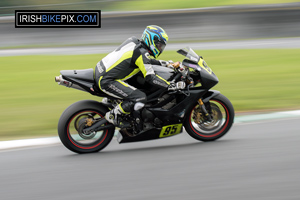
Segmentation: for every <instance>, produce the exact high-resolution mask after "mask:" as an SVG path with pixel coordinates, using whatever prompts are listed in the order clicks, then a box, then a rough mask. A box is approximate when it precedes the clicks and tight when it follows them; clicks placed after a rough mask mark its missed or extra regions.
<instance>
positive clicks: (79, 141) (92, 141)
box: [58, 100, 115, 153]
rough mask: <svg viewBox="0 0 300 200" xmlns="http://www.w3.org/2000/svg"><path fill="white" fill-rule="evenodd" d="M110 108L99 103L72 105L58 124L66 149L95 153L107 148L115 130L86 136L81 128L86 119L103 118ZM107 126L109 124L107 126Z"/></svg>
mask: <svg viewBox="0 0 300 200" xmlns="http://www.w3.org/2000/svg"><path fill="white" fill-rule="evenodd" d="M108 111H109V110H108V108H107V107H105V106H104V105H102V104H100V103H99V102H97V101H91V100H84V101H79V102H76V103H74V104H72V105H70V106H69V107H68V108H67V109H66V110H65V111H64V112H63V113H62V115H61V117H60V119H59V122H58V135H59V138H60V140H61V142H62V143H63V144H64V146H65V147H66V148H68V149H69V150H71V151H73V152H76V153H93V152H98V151H100V150H102V149H103V148H105V147H106V146H107V145H108V144H109V143H110V141H111V139H112V138H113V136H114V131H115V129H114V128H113V129H106V130H102V131H99V132H96V133H91V134H89V135H84V134H83V133H82V131H80V130H81V129H80V128H79V127H82V126H84V125H85V124H83V123H85V121H86V119H89V118H90V119H94V118H97V119H99V118H103V117H104V116H105V113H106V112H108ZM105 125H107V123H106V124H105Z"/></svg>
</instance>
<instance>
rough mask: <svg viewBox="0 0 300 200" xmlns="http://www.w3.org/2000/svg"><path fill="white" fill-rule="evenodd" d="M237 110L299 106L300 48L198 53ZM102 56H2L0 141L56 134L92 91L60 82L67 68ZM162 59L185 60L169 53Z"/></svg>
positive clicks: (83, 66) (89, 65) (83, 65)
mask: <svg viewBox="0 0 300 200" xmlns="http://www.w3.org/2000/svg"><path fill="white" fill-rule="evenodd" d="M197 53H199V54H200V55H202V56H203V57H204V59H205V60H206V62H207V63H208V65H209V66H210V67H211V68H212V69H213V71H214V72H215V73H216V75H217V76H218V77H219V80H220V82H219V84H218V85H217V86H216V87H215V88H214V89H216V90H220V91H221V92H222V93H223V94H224V95H226V96H227V97H228V98H229V99H230V100H231V101H232V103H233V105H234V107H235V110H236V111H251V110H271V109H272V110H274V109H275V110H282V109H299V108H300V105H299V102H300V87H299V86H300V67H299V64H300V62H299V61H300V60H299V55H300V49H293V50H291V49H288V50H287V49H278V50H277V49H260V50H206V51H197ZM102 57H104V55H71V56H16V57H0V66H1V73H0V81H1V84H0V91H1V96H0V109H1V115H0V127H1V129H0V140H7V139H15V138H30V137H36V136H53V135H56V133H57V131H56V126H57V122H58V119H59V117H60V115H61V113H62V112H63V110H64V109H65V108H67V106H69V105H70V104H72V103H74V102H76V101H79V100H82V99H95V100H97V99H99V98H98V97H94V96H92V95H90V94H89V93H85V92H81V91H78V90H74V89H69V88H66V87H62V86H59V85H57V83H55V82H54V77H55V76H57V75H59V71H60V70H64V69H86V68H94V66H95V65H96V63H97V62H98V61H99V60H100V59H101V58H102ZM160 59H164V60H169V59H172V60H173V61H177V60H182V59H183V56H181V55H179V54H177V53H175V52H171V51H166V52H164V54H163V55H162V56H161V57H160Z"/></svg>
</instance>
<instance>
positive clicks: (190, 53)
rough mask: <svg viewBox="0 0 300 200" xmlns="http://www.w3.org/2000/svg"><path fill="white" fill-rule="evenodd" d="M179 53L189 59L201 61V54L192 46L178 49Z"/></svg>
mask: <svg viewBox="0 0 300 200" xmlns="http://www.w3.org/2000/svg"><path fill="white" fill-rule="evenodd" d="M177 53H179V54H181V55H184V56H185V57H187V58H188V59H189V60H192V61H195V62H196V63H198V62H199V60H200V56H198V55H197V54H196V53H195V52H194V50H193V49H191V48H190V47H186V48H184V49H179V50H178V51H177Z"/></svg>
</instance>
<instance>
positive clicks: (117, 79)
mask: <svg viewBox="0 0 300 200" xmlns="http://www.w3.org/2000/svg"><path fill="white" fill-rule="evenodd" d="M152 65H162V64H161V62H160V61H158V60H155V59H151V58H150V54H149V52H148V49H147V47H146V45H144V44H143V43H142V42H141V41H140V40H138V39H137V38H135V37H131V38H129V39H127V40H126V41H125V42H123V44H121V45H120V46H119V47H118V48H117V49H115V50H114V51H113V52H111V53H110V54H108V55H107V56H106V57H104V58H103V59H102V60H101V61H99V62H98V63H97V66H96V69H95V78H96V81H97V83H98V85H99V88H100V89H101V90H102V91H103V92H105V93H107V94H108V95H110V96H113V97H116V98H120V99H124V100H125V102H127V101H128V102H132V103H131V105H126V103H125V102H124V103H123V104H122V105H119V107H120V109H121V111H122V113H128V112H130V111H131V109H132V108H133V105H134V104H135V103H137V102H140V103H146V101H147V97H146V94H145V93H144V92H142V91H140V90H138V89H136V88H135V87H133V86H131V85H129V84H127V83H126V82H124V81H125V80H127V79H129V78H131V77H132V76H134V75H135V74H137V73H138V72H140V71H141V72H142V73H143V75H144V78H145V79H146V81H147V82H149V83H150V84H152V85H154V86H157V87H160V88H167V87H169V85H170V83H169V82H168V81H166V80H165V79H163V78H162V77H159V76H158V75H156V74H155V72H154V70H153V68H152ZM126 100H127V101H126Z"/></svg>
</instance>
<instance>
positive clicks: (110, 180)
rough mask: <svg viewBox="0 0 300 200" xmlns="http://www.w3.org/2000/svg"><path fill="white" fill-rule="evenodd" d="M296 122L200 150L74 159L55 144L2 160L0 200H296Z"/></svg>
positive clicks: (252, 127) (181, 145)
mask: <svg viewBox="0 0 300 200" xmlns="http://www.w3.org/2000/svg"><path fill="white" fill-rule="evenodd" d="M299 120H300V118H299V117H295V118H288V119H276V120H269V121H264V123H259V122H251V123H239V124H235V125H234V126H233V127H232V129H231V130H230V132H229V133H228V134H227V135H225V136H224V137H223V138H222V139H220V140H218V141H215V142H210V143H204V142H198V141H196V140H194V139H192V138H191V137H189V136H188V135H187V134H185V133H183V134H180V135H178V136H174V137H171V138H168V139H161V140H155V141H148V142H140V143H132V144H122V145H119V144H118V143H117V141H116V140H113V141H112V143H111V144H110V145H109V146H108V147H107V148H106V149H104V150H103V151H102V152H99V153H94V154H86V155H78V154H74V153H72V152H70V151H69V150H67V149H66V148H64V147H63V146H62V145H61V144H59V145H53V146H46V147H38V148H25V149H22V150H20V149H17V150H7V151H2V152H1V153H0V160H1V164H0V180H1V181H0V194H1V199H4V200H16V199H22V200H27V199H28V200H34V199H43V200H50V199H51V200H53V199H55V200H60V199H63V200H69V199H70V200H76V199H105V200H116V199H122V200H124V199H128V200H135V199H136V200H141V199H143V200H144V199H146V200H148V199H149V200H150V199H151V200H153V199H170V200H171V199H172V200H177V199H180V200H181V199H205V200H217V199H218V200H219V199H231V200H253V199H255V200H260V199H261V200H299V199H300V191H299V186H300V170H299V165H300V156H299V153H300V151H299V143H300V135H299V132H300V128H299V126H298V124H299Z"/></svg>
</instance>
